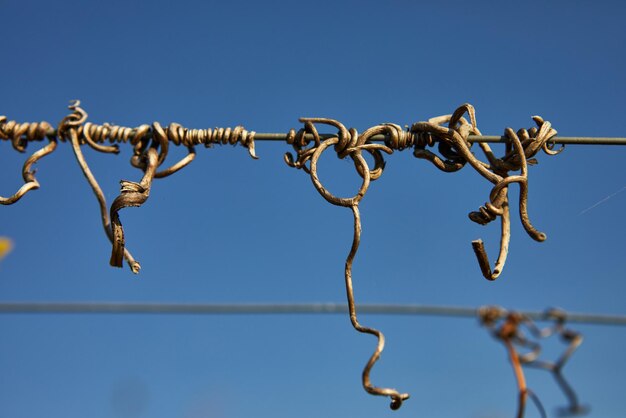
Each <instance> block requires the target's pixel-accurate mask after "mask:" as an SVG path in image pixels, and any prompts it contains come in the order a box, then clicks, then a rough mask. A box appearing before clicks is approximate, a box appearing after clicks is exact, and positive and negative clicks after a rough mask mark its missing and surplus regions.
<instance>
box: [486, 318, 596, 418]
mask: <svg viewBox="0 0 626 418" xmlns="http://www.w3.org/2000/svg"><path fill="white" fill-rule="evenodd" d="M478 317H479V320H480V322H481V324H482V325H483V326H485V327H487V328H488V329H490V330H491V334H492V335H493V336H494V337H495V338H496V339H497V340H499V341H501V342H502V343H503V344H504V346H505V347H506V349H507V353H508V355H509V360H510V361H511V365H512V366H513V371H514V374H515V379H516V381H517V385H518V394H519V396H518V408H517V414H516V417H517V418H522V417H523V416H524V411H525V407H526V400H527V398H528V397H531V399H532V400H533V402H534V403H535V405H536V406H537V408H538V410H539V412H540V414H541V416H542V417H546V416H547V415H546V412H545V409H544V407H543V405H542V404H541V402H540V401H539V398H538V397H537V396H536V394H534V393H533V392H532V391H531V390H530V389H529V388H528V386H527V384H526V379H525V376H524V371H523V369H522V367H523V366H528V367H534V368H540V369H544V370H547V371H549V372H550V373H551V374H552V375H553V376H554V378H555V381H556V382H557V385H558V386H559V388H560V389H561V390H562V391H563V393H564V394H565V396H566V398H567V399H568V406H566V407H562V408H560V409H559V415H561V416H571V415H581V414H585V413H587V412H588V411H589V408H588V407H586V406H582V405H581V404H580V403H579V401H578V397H577V395H576V392H574V390H573V389H572V387H571V385H570V384H569V383H568V382H567V380H566V379H565V378H564V377H563V374H562V369H563V366H564V365H565V363H566V362H567V361H568V360H569V358H570V357H571V356H572V354H573V353H574V351H575V350H576V349H577V348H578V347H579V346H580V344H581V343H582V335H581V334H580V333H578V332H576V331H572V330H569V329H566V328H565V320H566V317H567V314H566V313H565V312H563V311H561V310H558V309H550V310H548V311H546V313H545V315H544V317H543V319H544V320H548V321H554V324H553V325H550V326H548V327H546V328H539V327H538V326H537V325H536V324H535V322H534V321H533V320H532V319H531V318H529V317H528V316H527V315H524V314H521V313H518V312H507V311H506V310H504V309H503V308H501V307H498V306H483V307H481V308H480V309H479V310H478ZM522 328H525V329H526V330H527V332H528V334H527V333H525V332H524V331H523V329H522ZM555 334H556V335H559V336H560V337H561V338H560V339H561V340H562V341H563V342H564V343H566V344H568V346H567V348H566V350H565V351H564V352H563V354H561V356H560V357H559V358H558V360H557V361H555V362H550V361H545V360H541V359H540V355H541V345H540V343H539V339H544V338H548V337H551V336H552V335H555ZM531 337H532V338H534V339H531ZM520 349H522V350H525V351H524V352H520V351H519V350H520Z"/></svg>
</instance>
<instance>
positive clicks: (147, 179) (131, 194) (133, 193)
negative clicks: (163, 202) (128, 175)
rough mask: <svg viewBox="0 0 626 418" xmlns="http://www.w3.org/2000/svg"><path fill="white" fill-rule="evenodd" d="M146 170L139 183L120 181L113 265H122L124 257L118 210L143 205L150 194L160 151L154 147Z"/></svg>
mask: <svg viewBox="0 0 626 418" xmlns="http://www.w3.org/2000/svg"><path fill="white" fill-rule="evenodd" d="M145 159H146V171H145V172H144V175H143V178H142V179H141V181H140V182H139V183H135V182H132V181H127V180H122V181H120V184H121V186H122V187H121V190H120V195H119V196H118V197H116V198H115V200H114V201H113V203H112V204H111V210H110V214H111V230H112V233H113V249H112V250H111V260H110V262H109V263H110V264H111V265H112V266H113V267H122V259H123V257H124V247H125V239H124V228H123V227H122V223H121V222H120V217H119V214H118V212H119V211H120V209H123V208H127V207H139V206H141V205H143V204H144V203H145V202H146V200H148V197H149V196H150V188H151V186H152V179H153V178H154V174H155V172H156V169H157V163H158V153H157V150H156V149H155V148H154V147H150V148H148V151H147V152H146V157H145Z"/></svg>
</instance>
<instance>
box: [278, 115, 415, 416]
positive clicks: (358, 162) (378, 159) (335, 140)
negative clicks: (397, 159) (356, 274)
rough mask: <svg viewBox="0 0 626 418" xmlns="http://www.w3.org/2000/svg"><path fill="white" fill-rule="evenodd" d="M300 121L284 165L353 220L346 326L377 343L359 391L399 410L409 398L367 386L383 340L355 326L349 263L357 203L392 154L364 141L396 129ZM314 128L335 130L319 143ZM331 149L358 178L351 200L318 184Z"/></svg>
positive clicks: (356, 239) (355, 243)
mask: <svg viewBox="0 0 626 418" xmlns="http://www.w3.org/2000/svg"><path fill="white" fill-rule="evenodd" d="M300 121H301V122H303V123H304V124H305V127H304V129H303V130H301V131H300V133H299V137H298V135H296V134H295V132H294V135H293V144H294V148H295V150H296V152H297V157H296V158H294V157H293V156H292V155H291V154H289V153H288V154H286V155H285V161H286V162H287V164H289V165H290V166H291V167H295V168H298V169H303V170H304V171H306V172H307V173H308V174H309V175H310V177H311V181H312V182H313V186H314V187H315V189H316V190H317V191H318V193H319V194H320V195H321V196H322V197H323V198H324V199H326V201H328V202H329V203H331V204H333V205H336V206H343V207H348V208H350V209H351V211H352V215H353V219H354V225H353V231H354V232H353V238H352V246H351V247H350V252H349V253H348V255H347V257H346V262H345V269H344V279H345V287H346V296H347V299H348V311H349V313H350V322H351V323H352V326H353V327H354V329H356V330H357V331H359V332H361V333H366V334H371V335H374V336H376V338H377V339H378V343H377V345H376V350H375V351H374V353H373V354H372V355H371V356H370V358H369V360H368V362H367V364H366V365H365V367H364V369H363V373H362V376H361V381H362V385H363V388H364V389H365V390H366V391H367V392H368V393H370V394H372V395H378V396H388V397H390V398H391V404H390V408H391V409H393V410H396V409H399V408H400V407H401V406H402V403H403V401H405V400H407V399H408V398H409V394H407V393H400V392H398V391H397V390H395V389H391V388H381V387H377V386H374V385H373V384H372V382H371V379H370V372H371V370H372V368H373V367H374V364H376V362H377V361H378V359H379V358H380V355H381V353H382V351H383V349H384V347H385V336H384V334H383V333H382V332H381V331H379V330H377V329H374V328H369V327H366V326H363V325H362V324H361V323H359V321H358V318H357V308H356V303H355V299H354V288H353V283H352V263H353V261H354V258H355V256H356V253H357V251H358V249H359V244H360V241H361V217H360V213H359V202H360V201H361V199H363V197H364V196H365V193H366V192H367V190H368V188H369V185H370V182H371V181H373V180H376V179H377V178H379V177H380V175H381V174H382V170H383V168H384V160H383V157H382V154H381V151H382V152H386V153H388V154H391V153H392V152H393V151H392V149H391V148H389V147H388V146H386V145H382V144H372V143H368V140H369V138H371V137H372V136H373V135H375V134H377V133H381V132H392V131H394V130H395V129H396V127H395V126H391V125H379V126H375V127H373V128H370V129H368V130H367V131H365V132H364V133H363V134H362V135H359V134H358V132H357V131H356V130H355V129H349V130H348V129H346V128H345V127H344V125H342V124H341V123H339V122H338V121H336V120H333V119H324V118H303V119H301V120H300ZM315 124H324V125H329V126H333V127H335V128H337V130H338V134H337V136H335V137H331V138H328V139H326V140H324V141H320V138H319V135H318V132H317V128H316V127H315ZM304 132H307V133H311V134H313V137H314V140H313V142H314V144H313V146H311V147H310V148H308V149H307V148H305V147H306V145H307V144H306V143H304V142H302V138H304V136H303V133H304ZM298 141H300V142H298ZM331 146H334V149H335V152H336V153H337V156H338V157H339V158H345V157H348V156H349V157H350V158H351V159H352V161H353V163H354V165H355V169H356V171H357V173H358V174H359V176H360V177H361V178H362V183H361V186H360V188H359V190H358V192H357V193H356V195H354V196H353V197H338V196H335V195H334V194H332V193H331V192H330V191H328V190H327V189H326V188H325V187H324V185H323V184H322V183H321V181H320V180H319V177H318V174H317V163H318V160H319V158H320V156H321V155H322V153H324V151H325V150H326V149H328V148H329V147H331ZM362 151H366V152H368V153H370V154H371V155H373V156H374V161H375V167H374V169H373V170H370V168H369V166H368V164H367V162H366V161H365V158H363V155H362ZM307 162H309V163H310V166H309V167H307V166H306V163H307Z"/></svg>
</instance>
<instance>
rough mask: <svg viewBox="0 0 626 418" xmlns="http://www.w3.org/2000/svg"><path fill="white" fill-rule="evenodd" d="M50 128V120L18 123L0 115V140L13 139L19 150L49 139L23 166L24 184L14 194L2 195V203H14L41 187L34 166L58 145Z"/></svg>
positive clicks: (0, 199)
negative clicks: (49, 132)
mask: <svg viewBox="0 0 626 418" xmlns="http://www.w3.org/2000/svg"><path fill="white" fill-rule="evenodd" d="M50 129H51V126H50V124H48V122H38V123H17V122H15V121H13V120H11V121H7V118H6V117H5V116H0V140H8V141H11V144H12V146H13V148H14V149H15V150H16V151H18V152H25V151H26V146H27V144H28V142H32V141H42V140H43V139H44V138H47V139H48V144H47V145H46V146H44V147H43V148H41V149H38V150H37V151H35V152H34V153H33V154H32V155H31V156H30V157H28V158H27V159H26V161H25V162H24V165H23V166H22V179H23V180H24V184H23V185H22V186H21V187H20V188H19V189H18V190H17V191H16V192H15V193H14V194H13V195H11V196H9V197H2V196H0V204H2V205H12V204H13V203H15V202H17V201H18V200H20V199H21V198H22V197H23V196H24V195H25V194H26V193H28V192H29V191H31V190H36V189H38V188H39V187H40V185H39V182H38V181H37V179H36V178H35V172H36V170H34V169H32V167H33V165H34V164H35V163H36V162H37V161H39V160H40V159H41V158H43V157H45V156H46V155H48V154H51V153H52V152H53V151H54V150H55V149H56V147H57V141H56V138H55V137H54V136H49V135H48V131H49V130H50Z"/></svg>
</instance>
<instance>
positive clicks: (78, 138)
mask: <svg viewBox="0 0 626 418" xmlns="http://www.w3.org/2000/svg"><path fill="white" fill-rule="evenodd" d="M69 109H70V110H71V111H72V112H71V113H70V114H69V115H67V116H66V117H65V118H63V120H62V121H61V122H60V124H59V126H58V128H57V132H56V135H57V137H58V138H59V140H60V141H70V142H71V143H72V149H73V150H74V154H75V155H76V159H77V161H78V164H79V165H80V167H81V169H82V171H83V175H84V176H85V178H86V179H87V181H88V182H89V185H90V186H91V188H92V190H93V192H94V194H95V196H96V199H97V200H98V204H99V207H100V214H101V218H102V225H103V227H104V230H105V232H106V235H107V237H108V238H109V240H110V241H111V243H112V245H113V249H112V256H111V260H110V263H111V265H114V266H117V267H121V263H122V261H121V260H122V258H126V260H127V262H128V264H129V266H130V268H131V270H132V271H133V272H134V273H138V272H139V270H140V268H141V266H140V264H139V263H138V262H137V261H136V260H135V259H134V258H133V257H132V255H131V254H130V253H129V252H128V250H126V249H125V245H124V242H125V240H124V231H123V228H122V225H121V222H120V221H119V215H118V212H119V210H120V209H122V208H124V207H128V206H140V205H141V204H143V203H144V202H145V200H146V199H147V198H148V195H149V191H150V187H151V184H152V179H153V178H163V177H167V176H170V175H172V174H174V173H176V172H177V171H179V170H181V169H182V168H184V167H185V166H187V165H188V164H189V163H191V162H192V161H193V160H194V158H195V156H196V151H195V146H196V145H200V144H202V145H204V146H205V147H210V146H212V145H213V144H231V145H235V144H237V143H239V144H241V145H242V146H244V147H246V148H247V149H248V152H249V154H250V156H251V157H252V158H255V159H256V158H258V157H257V156H256V154H255V149H254V136H255V132H253V131H247V130H246V129H244V128H243V127H242V126H237V127H235V128H232V129H231V128H215V129H187V128H184V127H182V126H181V125H179V124H177V123H171V124H170V125H169V126H167V127H162V126H161V125H160V124H159V123H158V122H154V123H153V124H152V125H145V124H144V125H140V126H138V127H136V128H129V127H124V126H118V125H114V124H109V123H105V124H103V125H96V124H93V123H90V122H87V123H86V121H87V117H88V115H87V112H85V111H84V110H83V109H82V108H81V107H80V101H78V100H76V101H73V102H72V103H71V104H70V106H69ZM0 127H2V125H0ZM21 135H22V130H20V133H19V136H21ZM107 142H108V143H109V144H111V145H106V143H107ZM14 143H15V142H14ZM121 143H130V144H131V145H132V146H133V156H132V157H131V161H130V163H131V165H132V166H134V167H136V168H139V169H141V170H142V171H143V172H144V177H143V179H142V181H141V182H140V183H134V182H129V181H124V180H123V181H122V182H121V184H122V188H121V194H120V196H119V197H118V199H116V200H115V201H114V202H113V205H112V206H111V208H110V210H109V209H108V208H107V204H106V200H105V198H104V193H102V190H101V188H100V185H99V184H98V182H97V181H96V179H95V177H94V175H93V173H92V172H91V170H90V168H89V166H88V164H87V162H86V160H85V157H84V155H83V153H82V151H81V149H80V146H81V145H83V144H87V145H88V146H89V147H91V148H92V149H94V150H96V151H98V152H103V153H112V154H117V153H119V144H121ZM171 143H173V144H174V145H176V146H178V145H183V146H186V147H187V150H188V153H187V155H186V156H185V157H183V158H182V159H181V160H179V161H178V162H176V163H174V164H172V165H171V166H169V167H168V168H165V169H161V170H157V169H158V168H159V167H160V166H161V165H162V164H163V163H164V162H165V160H166V158H167V155H168V151H169V147H170V144H171ZM55 146H56V143H55ZM157 149H158V152H157V151H156V150H157ZM154 153H156V160H155V161H153V158H152V154H154ZM37 185H38V184H37ZM109 212H110V215H111V217H112V219H113V224H112V223H111V221H110V220H109Z"/></svg>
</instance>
